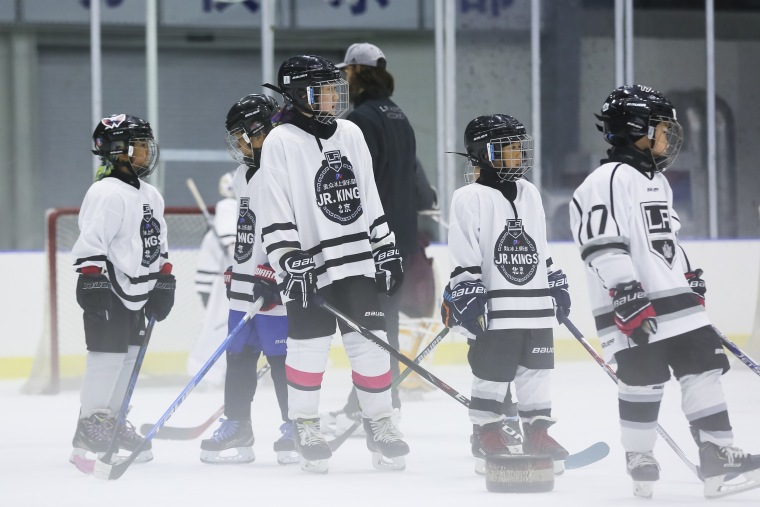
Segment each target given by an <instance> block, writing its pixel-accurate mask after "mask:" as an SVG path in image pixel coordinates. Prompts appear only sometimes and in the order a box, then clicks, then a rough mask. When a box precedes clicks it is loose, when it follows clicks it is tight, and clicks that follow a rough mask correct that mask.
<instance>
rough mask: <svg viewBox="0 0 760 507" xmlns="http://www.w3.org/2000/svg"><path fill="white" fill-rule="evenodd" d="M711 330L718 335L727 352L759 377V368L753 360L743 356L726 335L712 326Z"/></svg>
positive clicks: (742, 352) (745, 355)
mask: <svg viewBox="0 0 760 507" xmlns="http://www.w3.org/2000/svg"><path fill="white" fill-rule="evenodd" d="M713 329H715V332H716V333H718V336H720V340H721V341H722V342H723V345H724V346H725V347H726V348H727V349H728V350H730V351H731V352H732V353H733V354H734V355H735V356H736V357H737V358H738V359H739V360H740V361H741V362H742V363H744V364H746V365H747V366H748V367H749V369H750V370H752V371H753V372H755V373H757V374H758V375H760V366H758V364H757V362H756V361H755V360H754V359H752V358H751V357H749V356H748V355H747V354H745V353H744V351H742V349H740V348H739V346H738V345H736V344H735V343H734V342H732V341H731V340H729V339H728V338H727V337H726V335H724V334H723V333H722V332H721V330H720V329H718V328H717V327H715V326H713Z"/></svg>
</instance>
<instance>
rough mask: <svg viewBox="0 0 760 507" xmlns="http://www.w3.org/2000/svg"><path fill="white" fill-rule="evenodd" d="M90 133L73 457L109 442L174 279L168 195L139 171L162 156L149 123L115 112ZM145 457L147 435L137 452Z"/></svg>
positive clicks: (126, 443) (170, 299) (136, 439)
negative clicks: (92, 168) (82, 349)
mask: <svg viewBox="0 0 760 507" xmlns="http://www.w3.org/2000/svg"><path fill="white" fill-rule="evenodd" d="M92 140H93V142H94V145H95V149H94V150H93V153H94V154H96V155H98V156H99V157H100V160H101V162H102V164H103V165H102V166H101V167H100V168H99V170H98V173H97V176H96V178H95V180H96V181H95V182H94V183H93V184H92V186H91V187H90V188H89V190H88V191H87V194H86V195H85V197H84V202H82V207H81V209H80V211H79V231H80V233H79V237H78V239H77V241H76V243H75V244H74V248H73V250H72V256H73V259H74V267H75V269H76V271H77V272H78V273H79V278H78V281H77V290H76V296H77V302H78V303H79V305H80V306H81V307H82V309H83V310H84V334H85V341H86V344H87V360H86V361H87V362H86V367H85V373H84V379H83V380H82V387H81V391H80V402H81V408H80V411H79V420H78V422H77V429H76V433H75V434H74V441H73V446H74V450H73V452H72V454H71V458H70V460H71V461H72V463H73V459H74V456H80V457H85V455H86V453H87V452H88V451H89V452H93V453H98V454H104V453H105V452H106V451H108V448H109V445H110V443H111V438H112V436H113V432H114V425H115V418H116V416H117V415H118V413H119V410H120V408H121V405H122V402H123V400H124V396H125V394H126V391H127V387H128V384H129V378H130V376H131V374H132V369H133V366H134V365H135V360H136V358H137V353H138V350H139V349H140V345H141V344H142V341H143V339H144V336H145V318H146V316H148V317H150V316H151V315H153V316H155V317H156V320H157V321H162V320H164V319H165V318H166V317H167V315H168V314H169V311H170V310H171V308H172V305H173V304H174V288H175V281H174V276H173V275H172V274H171V270H172V265H171V264H169V260H168V257H169V254H168V250H167V239H166V222H165V220H164V199H163V197H161V194H160V193H159V192H158V190H156V188H155V187H153V186H152V185H150V184H148V183H146V182H145V181H142V180H144V178H146V177H147V176H148V175H150V174H151V173H152V172H153V171H154V169H155V168H156V165H157V164H158V146H157V145H156V142H155V140H154V139H153V131H152V130H151V128H150V125H149V124H148V123H147V122H146V121H144V120H142V119H140V118H137V117H136V116H130V115H127V114H118V115H113V116H111V117H108V118H103V119H102V120H101V121H100V123H98V125H97V127H96V128H95V132H94V133H93V134H92ZM117 442H118V446H119V448H120V449H123V450H126V451H129V452H132V451H134V450H135V449H136V448H137V447H138V446H139V445H140V443H141V442H142V438H141V437H140V436H139V435H138V434H137V432H136V431H135V429H134V426H132V424H131V423H129V421H127V422H126V424H125V426H124V427H123V428H122V429H121V431H120V433H119V435H117ZM151 459H153V454H152V451H151V445H150V442H148V443H147V444H146V445H145V446H144V450H143V451H142V452H141V453H140V455H139V456H138V458H137V460H138V461H150V460H151Z"/></svg>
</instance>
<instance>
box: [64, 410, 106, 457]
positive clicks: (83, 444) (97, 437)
mask: <svg viewBox="0 0 760 507" xmlns="http://www.w3.org/2000/svg"><path fill="white" fill-rule="evenodd" d="M113 428H114V420H113V418H111V416H110V413H109V412H108V410H99V411H96V412H93V413H92V414H91V415H90V416H89V417H85V418H80V419H79V421H77V429H76V432H75V433H74V439H73V441H72V442H71V445H72V446H73V447H74V450H73V451H72V452H71V456H69V462H70V463H72V464H76V463H75V462H74V457H75V456H78V457H80V458H82V459H91V458H88V457H87V453H88V452H90V453H95V454H96V455H97V457H98V458H100V457H102V456H103V455H104V454H105V453H106V452H108V447H109V446H110V445H111V438H112V437H113Z"/></svg>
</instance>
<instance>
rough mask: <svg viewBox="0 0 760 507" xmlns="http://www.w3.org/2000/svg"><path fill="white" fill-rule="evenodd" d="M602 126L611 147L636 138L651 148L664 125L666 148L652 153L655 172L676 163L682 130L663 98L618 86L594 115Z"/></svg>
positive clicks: (648, 91)
mask: <svg viewBox="0 0 760 507" xmlns="http://www.w3.org/2000/svg"><path fill="white" fill-rule="evenodd" d="M594 116H596V118H597V119H598V120H599V121H601V122H602V125H598V124H597V126H596V128H597V129H599V131H600V132H603V133H604V140H605V141H607V142H608V143H609V144H611V145H612V146H631V145H633V144H634V143H636V142H637V141H638V140H639V139H641V138H643V137H645V136H646V137H647V138H648V139H649V140H650V150H651V149H652V148H653V147H654V140H655V132H656V130H657V126H658V124H660V123H663V124H664V125H663V127H661V129H664V130H663V131H664V133H665V135H666V141H667V148H665V149H664V151H663V152H662V153H660V154H658V155H654V153H653V154H652V158H653V159H654V163H655V167H656V171H658V172H660V171H664V170H665V169H667V168H668V167H670V165H671V164H672V163H673V161H674V160H675V158H676V156H677V155H678V152H679V151H680V149H681V144H682V143H683V129H682V128H681V125H680V124H679V123H678V119H677V117H676V109H675V107H673V104H671V102H670V100H668V98H667V97H665V95H663V94H662V93H660V92H658V91H657V90H654V89H653V88H650V87H649V86H644V85H639V84H636V85H632V86H628V85H626V86H620V87H618V88H616V89H615V90H614V91H613V92H612V93H610V95H609V96H608V97H607V99H606V100H605V101H604V104H602V111H601V114H595V115H594Z"/></svg>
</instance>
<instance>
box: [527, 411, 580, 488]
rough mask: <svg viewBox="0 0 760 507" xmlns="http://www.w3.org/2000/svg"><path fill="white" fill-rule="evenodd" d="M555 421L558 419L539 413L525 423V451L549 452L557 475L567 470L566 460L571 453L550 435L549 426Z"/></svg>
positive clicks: (531, 452)
mask: <svg viewBox="0 0 760 507" xmlns="http://www.w3.org/2000/svg"><path fill="white" fill-rule="evenodd" d="M555 422H557V420H556V419H552V418H551V417H545V416H541V415H539V416H536V417H534V418H532V419H531V420H530V421H528V422H525V423H523V434H524V435H525V444H524V446H523V451H525V454H548V455H549V456H551V457H552V459H553V460H554V473H555V475H561V474H562V472H564V471H565V460H566V459H567V457H568V456H569V454H570V453H568V452H567V449H565V448H564V447H562V446H561V445H559V443H558V442H557V441H556V440H554V439H553V438H552V437H551V436H550V435H549V431H548V429H549V426H551V425H552V424H554V423H555Z"/></svg>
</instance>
